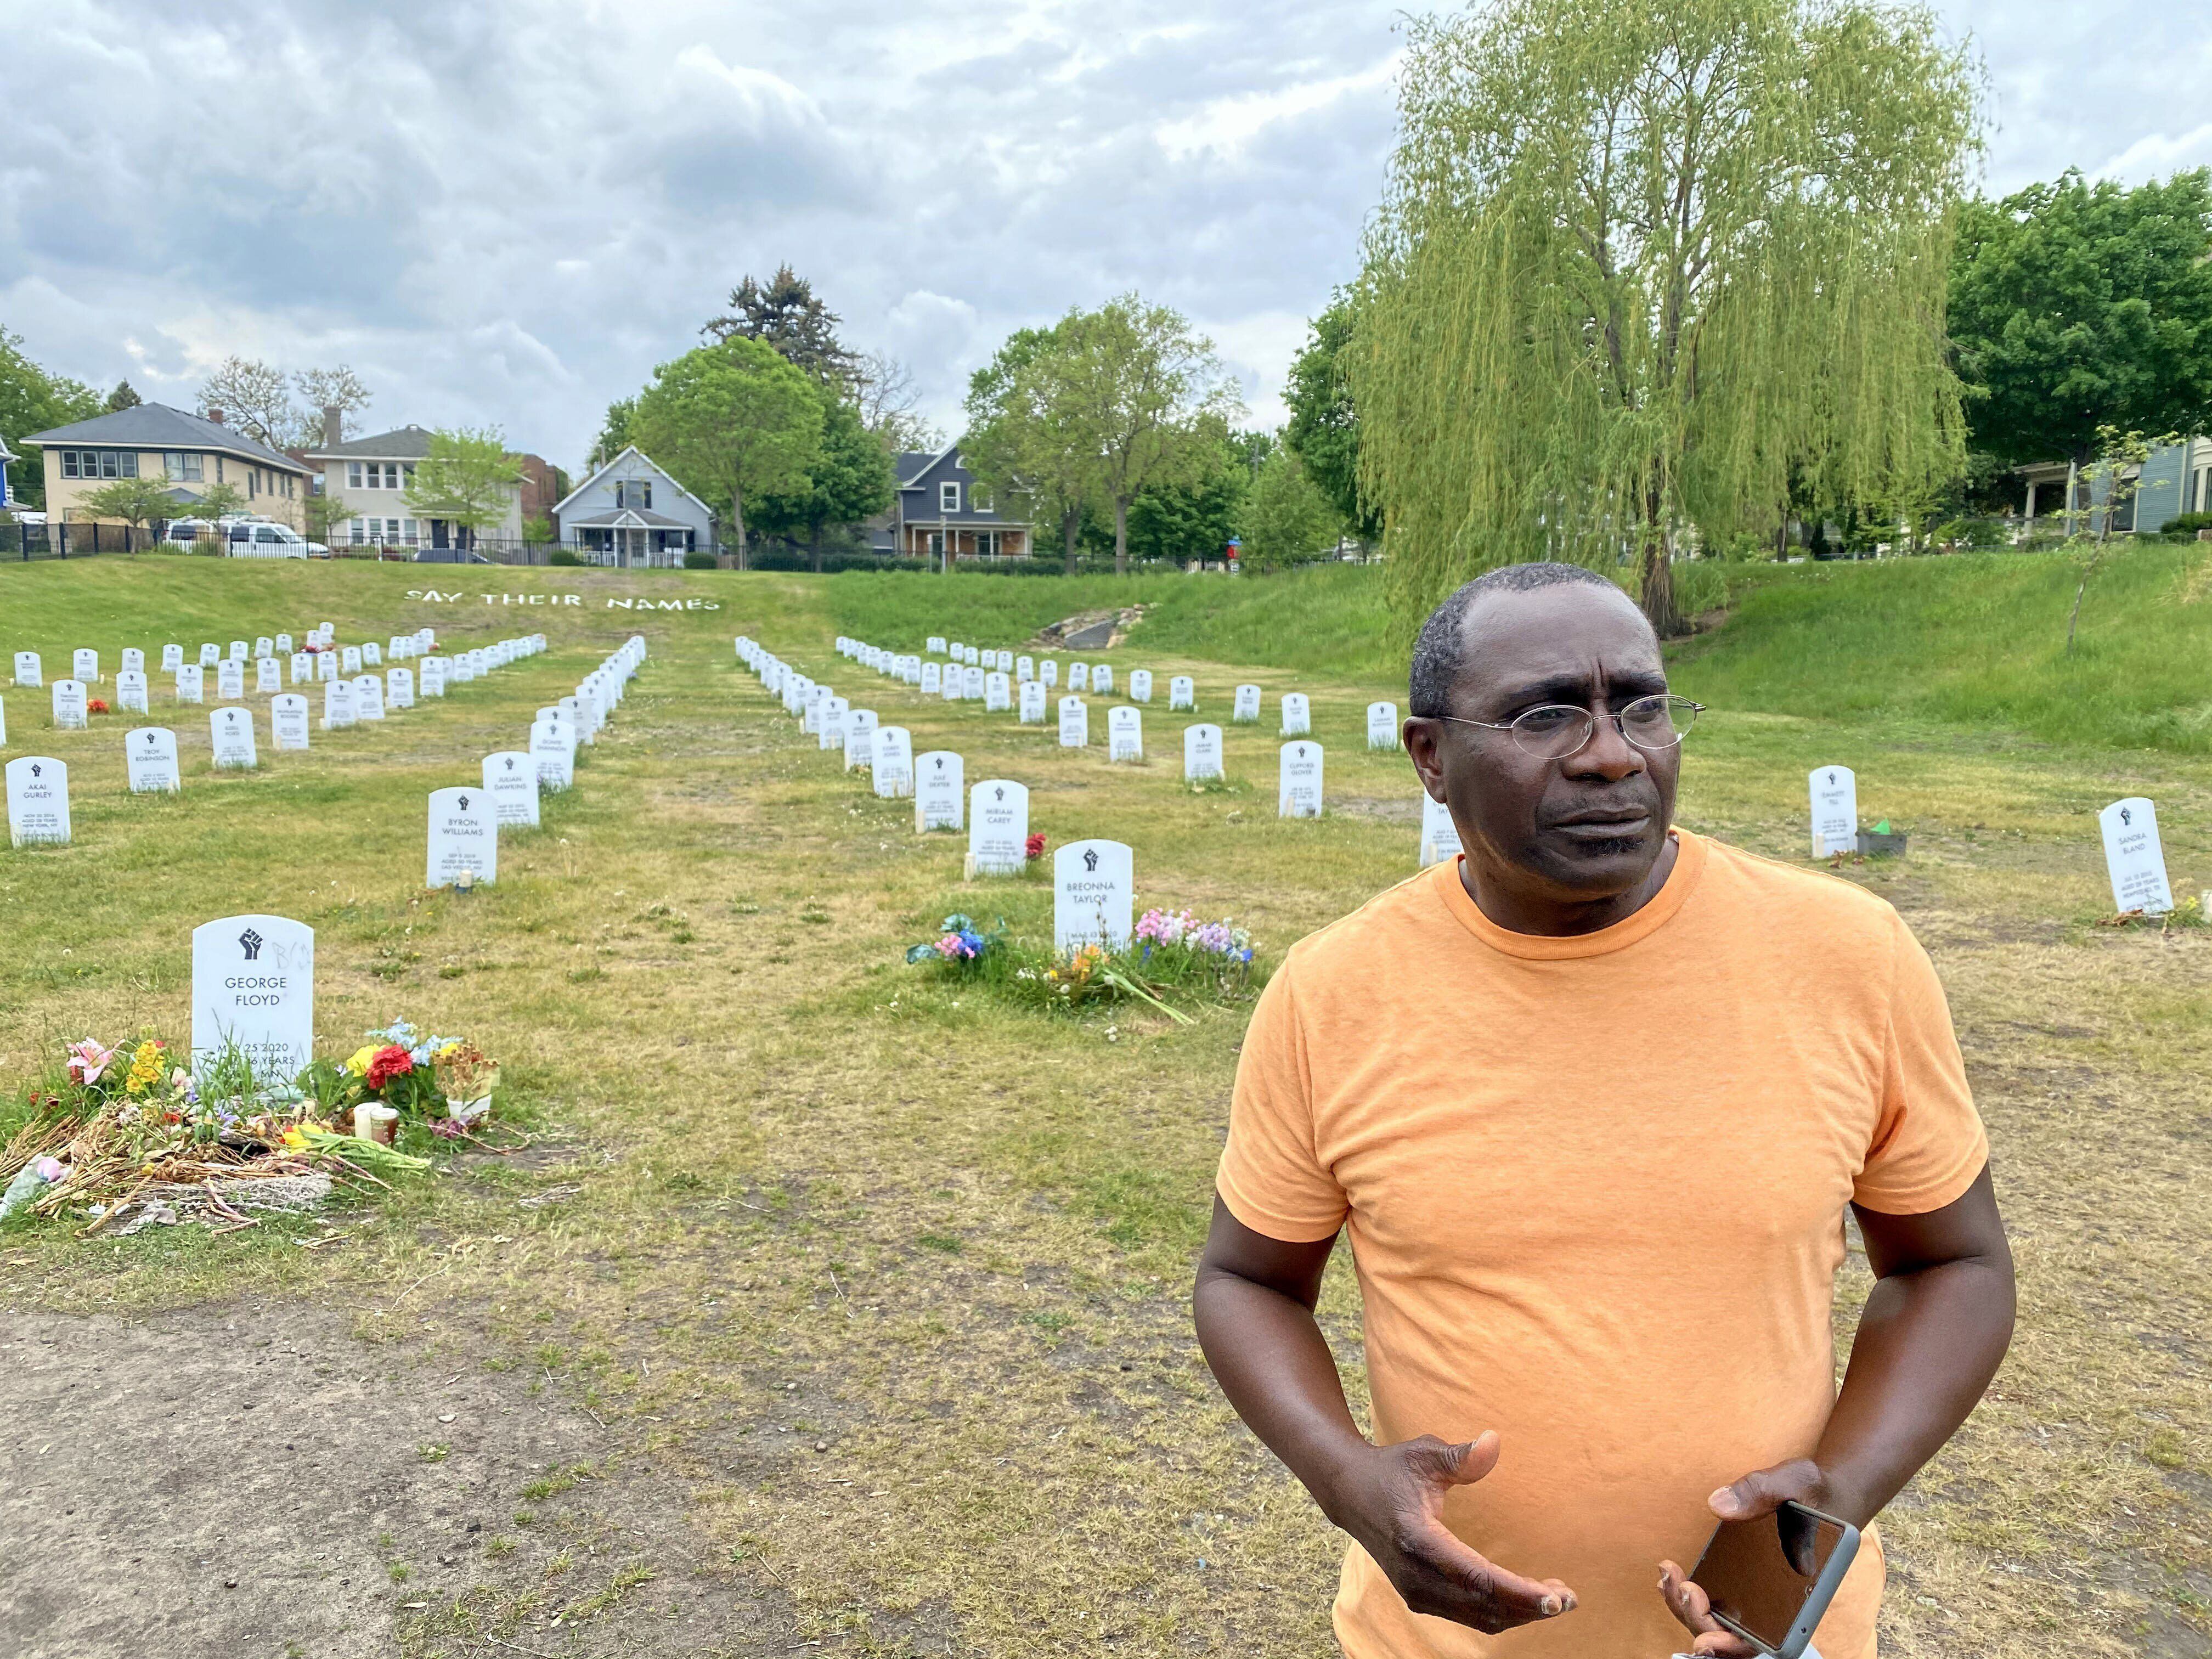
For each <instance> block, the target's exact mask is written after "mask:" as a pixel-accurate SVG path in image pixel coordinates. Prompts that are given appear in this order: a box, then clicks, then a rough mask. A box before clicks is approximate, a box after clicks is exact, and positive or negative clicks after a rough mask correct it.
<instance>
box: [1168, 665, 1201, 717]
mask: <svg viewBox="0 0 2212 1659" xmlns="http://www.w3.org/2000/svg"><path fill="white" fill-rule="evenodd" d="M1197 707H1198V685H1197V683H1196V682H1195V681H1194V680H1193V679H1192V678H1191V677H1190V676H1189V675H1188V674H1178V675H1176V677H1175V678H1173V679H1171V680H1170V681H1169V682H1168V712H1169V713H1170V714H1173V713H1174V712H1175V711H1176V709H1178V708H1193V709H1194V708H1197Z"/></svg>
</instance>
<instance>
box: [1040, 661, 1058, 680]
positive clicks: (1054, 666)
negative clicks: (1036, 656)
mask: <svg viewBox="0 0 2212 1659" xmlns="http://www.w3.org/2000/svg"><path fill="white" fill-rule="evenodd" d="M1037 678H1039V679H1041V680H1042V681H1043V682H1044V683H1045V684H1047V685H1058V684H1060V665H1059V664H1058V663H1056V662H1054V661H1053V660H1052V659H1050V658H1047V659H1045V660H1044V661H1042V662H1041V663H1039V664H1038V665H1037Z"/></svg>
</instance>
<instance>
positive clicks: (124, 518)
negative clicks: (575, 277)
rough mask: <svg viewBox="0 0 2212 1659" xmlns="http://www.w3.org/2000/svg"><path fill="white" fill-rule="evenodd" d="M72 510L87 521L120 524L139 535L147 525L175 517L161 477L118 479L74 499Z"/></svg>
mask: <svg viewBox="0 0 2212 1659" xmlns="http://www.w3.org/2000/svg"><path fill="white" fill-rule="evenodd" d="M74 510H75V511H76V512H78V513H82V514H83V515H84V516H85V518H87V519H88V520H98V521H100V522H102V523H106V522H109V521H115V522H119V523H122V524H125V525H128V526H130V527H131V529H132V530H133V531H134V532H141V533H143V532H144V531H145V529H146V527H147V526H149V525H154V524H159V523H161V522H162V521H163V520H167V519H171V518H174V517H176V516H178V507H177V503H176V502H175V501H173V500H172V499H170V495H169V486H168V484H167V482H166V481H165V480H163V479H161V478H118V479H117V480H115V482H114V483H105V484H102V485H100V488H99V489H93V490H88V491H86V492H85V493H84V494H83V495H80V496H79V497H77V502H76V508H75V509H74Z"/></svg>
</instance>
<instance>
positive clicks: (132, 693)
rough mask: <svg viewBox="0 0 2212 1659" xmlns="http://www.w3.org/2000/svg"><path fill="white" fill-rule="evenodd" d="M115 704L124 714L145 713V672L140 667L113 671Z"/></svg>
mask: <svg viewBox="0 0 2212 1659" xmlns="http://www.w3.org/2000/svg"><path fill="white" fill-rule="evenodd" d="M115 706H116V707H117V708H120V709H122V710H123V711H124V712H125V713H126V714H144V713H146V671H145V670H143V669H141V668H118V669H117V670H116V671H115Z"/></svg>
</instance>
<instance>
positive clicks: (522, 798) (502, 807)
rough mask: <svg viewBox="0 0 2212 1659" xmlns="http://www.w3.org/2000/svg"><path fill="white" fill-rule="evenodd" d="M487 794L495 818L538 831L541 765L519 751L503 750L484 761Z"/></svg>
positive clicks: (484, 783) (505, 823) (488, 756)
mask: <svg viewBox="0 0 2212 1659" xmlns="http://www.w3.org/2000/svg"><path fill="white" fill-rule="evenodd" d="M483 787H484V793H486V794H488V795H489V796H490V797H491V809H492V816H493V817H495V818H496V819H497V820H498V821H499V822H500V823H501V824H503V825H513V827H515V828H517V829H536V828H537V827H538V763H537V762H536V761H535V760H533V759H532V758H531V757H529V756H528V755H526V754H524V753H523V752H522V751H521V750H519V749H502V750H500V751H499V752H498V753H497V754H495V755H486V756H485V757H484V760H483Z"/></svg>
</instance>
